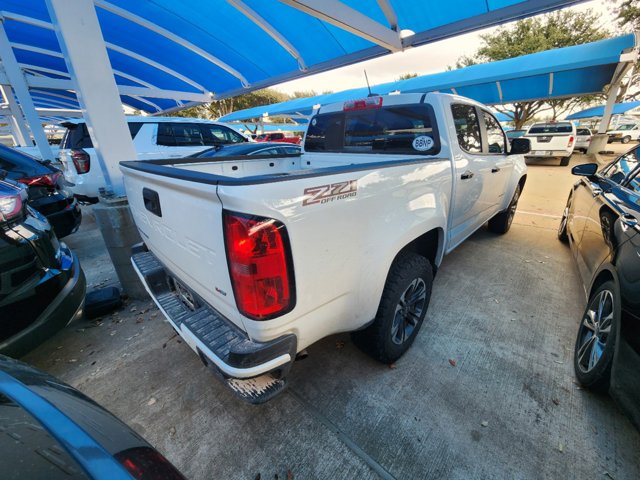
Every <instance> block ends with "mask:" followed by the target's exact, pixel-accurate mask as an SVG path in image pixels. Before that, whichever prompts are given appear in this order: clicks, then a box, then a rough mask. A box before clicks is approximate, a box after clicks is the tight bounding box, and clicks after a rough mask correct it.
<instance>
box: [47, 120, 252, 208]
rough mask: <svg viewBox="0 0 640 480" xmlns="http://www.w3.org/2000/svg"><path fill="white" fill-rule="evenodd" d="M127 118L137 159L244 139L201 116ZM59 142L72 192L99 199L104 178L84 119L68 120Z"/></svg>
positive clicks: (177, 155)
mask: <svg viewBox="0 0 640 480" xmlns="http://www.w3.org/2000/svg"><path fill="white" fill-rule="evenodd" d="M127 122H128V125H129V131H130V132H131V137H132V139H133V145H134V147H135V149H136V152H137V154H138V160H143V161H144V160H151V159H160V158H165V159H166V158H181V157H186V156H188V155H193V154H194V153H198V152H201V151H203V150H206V149H208V148H211V147H213V146H215V145H220V144H230V143H241V142H247V141H249V139H248V138H247V137H245V136H244V135H242V134H241V133H239V132H237V131H236V130H234V129H232V128H230V127H228V126H226V125H224V124H221V123H217V122H212V121H210V120H205V119H201V118H181V117H143V116H128V117H127ZM63 125H64V126H65V127H66V128H67V131H66V133H65V135H64V138H63V139H62V143H61V144H60V153H59V159H60V162H61V163H62V168H63V171H64V175H65V178H66V179H67V180H68V181H69V182H71V183H73V184H74V185H75V186H74V187H71V188H70V190H71V191H73V193H74V194H75V196H76V197H77V198H78V199H79V200H81V201H85V202H87V203H95V202H97V201H98V198H99V195H100V189H101V188H104V186H105V180H104V176H103V175H102V170H101V169H100V166H99V165H98V161H97V158H96V153H95V149H94V148H93V143H92V142H91V137H90V136H89V132H88V130H87V126H86V123H85V122H84V120H81V119H78V120H69V121H67V122H65V123H64V124H63Z"/></svg>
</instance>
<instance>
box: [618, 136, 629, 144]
mask: <svg viewBox="0 0 640 480" xmlns="http://www.w3.org/2000/svg"><path fill="white" fill-rule="evenodd" d="M620 141H621V142H622V143H629V142H630V141H631V137H630V136H629V135H626V136H624V137H622V140H620Z"/></svg>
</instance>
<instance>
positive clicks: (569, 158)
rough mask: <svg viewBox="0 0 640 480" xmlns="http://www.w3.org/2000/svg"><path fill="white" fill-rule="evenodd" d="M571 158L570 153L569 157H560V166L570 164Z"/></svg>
mask: <svg viewBox="0 0 640 480" xmlns="http://www.w3.org/2000/svg"><path fill="white" fill-rule="evenodd" d="M570 160H571V155H569V156H568V157H562V158H561V159H560V166H561V167H566V166H567V165H569V161H570Z"/></svg>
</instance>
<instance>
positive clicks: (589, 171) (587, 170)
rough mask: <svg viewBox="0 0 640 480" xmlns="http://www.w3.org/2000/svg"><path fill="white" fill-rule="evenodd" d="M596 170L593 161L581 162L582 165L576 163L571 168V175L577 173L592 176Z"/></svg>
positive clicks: (596, 167)
mask: <svg viewBox="0 0 640 480" xmlns="http://www.w3.org/2000/svg"><path fill="white" fill-rule="evenodd" d="M597 171H598V165H597V164H595V163H583V164H582V165H576V166H575V167H573V168H572V169H571V174H572V175H579V176H581V177H593V176H594V175H595V174H596V172H597Z"/></svg>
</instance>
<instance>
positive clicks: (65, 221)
mask: <svg viewBox="0 0 640 480" xmlns="http://www.w3.org/2000/svg"><path fill="white" fill-rule="evenodd" d="M47 220H49V223H50V224H51V226H52V227H53V230H54V231H55V232H56V237H58V238H62V237H66V236H67V235H71V234H72V233H74V232H75V231H77V230H78V228H80V222H82V210H80V206H79V205H78V202H77V201H76V200H75V199H74V200H73V202H72V203H70V204H69V205H67V207H66V208H65V209H64V210H60V211H59V212H55V213H50V214H48V215H47Z"/></svg>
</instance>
